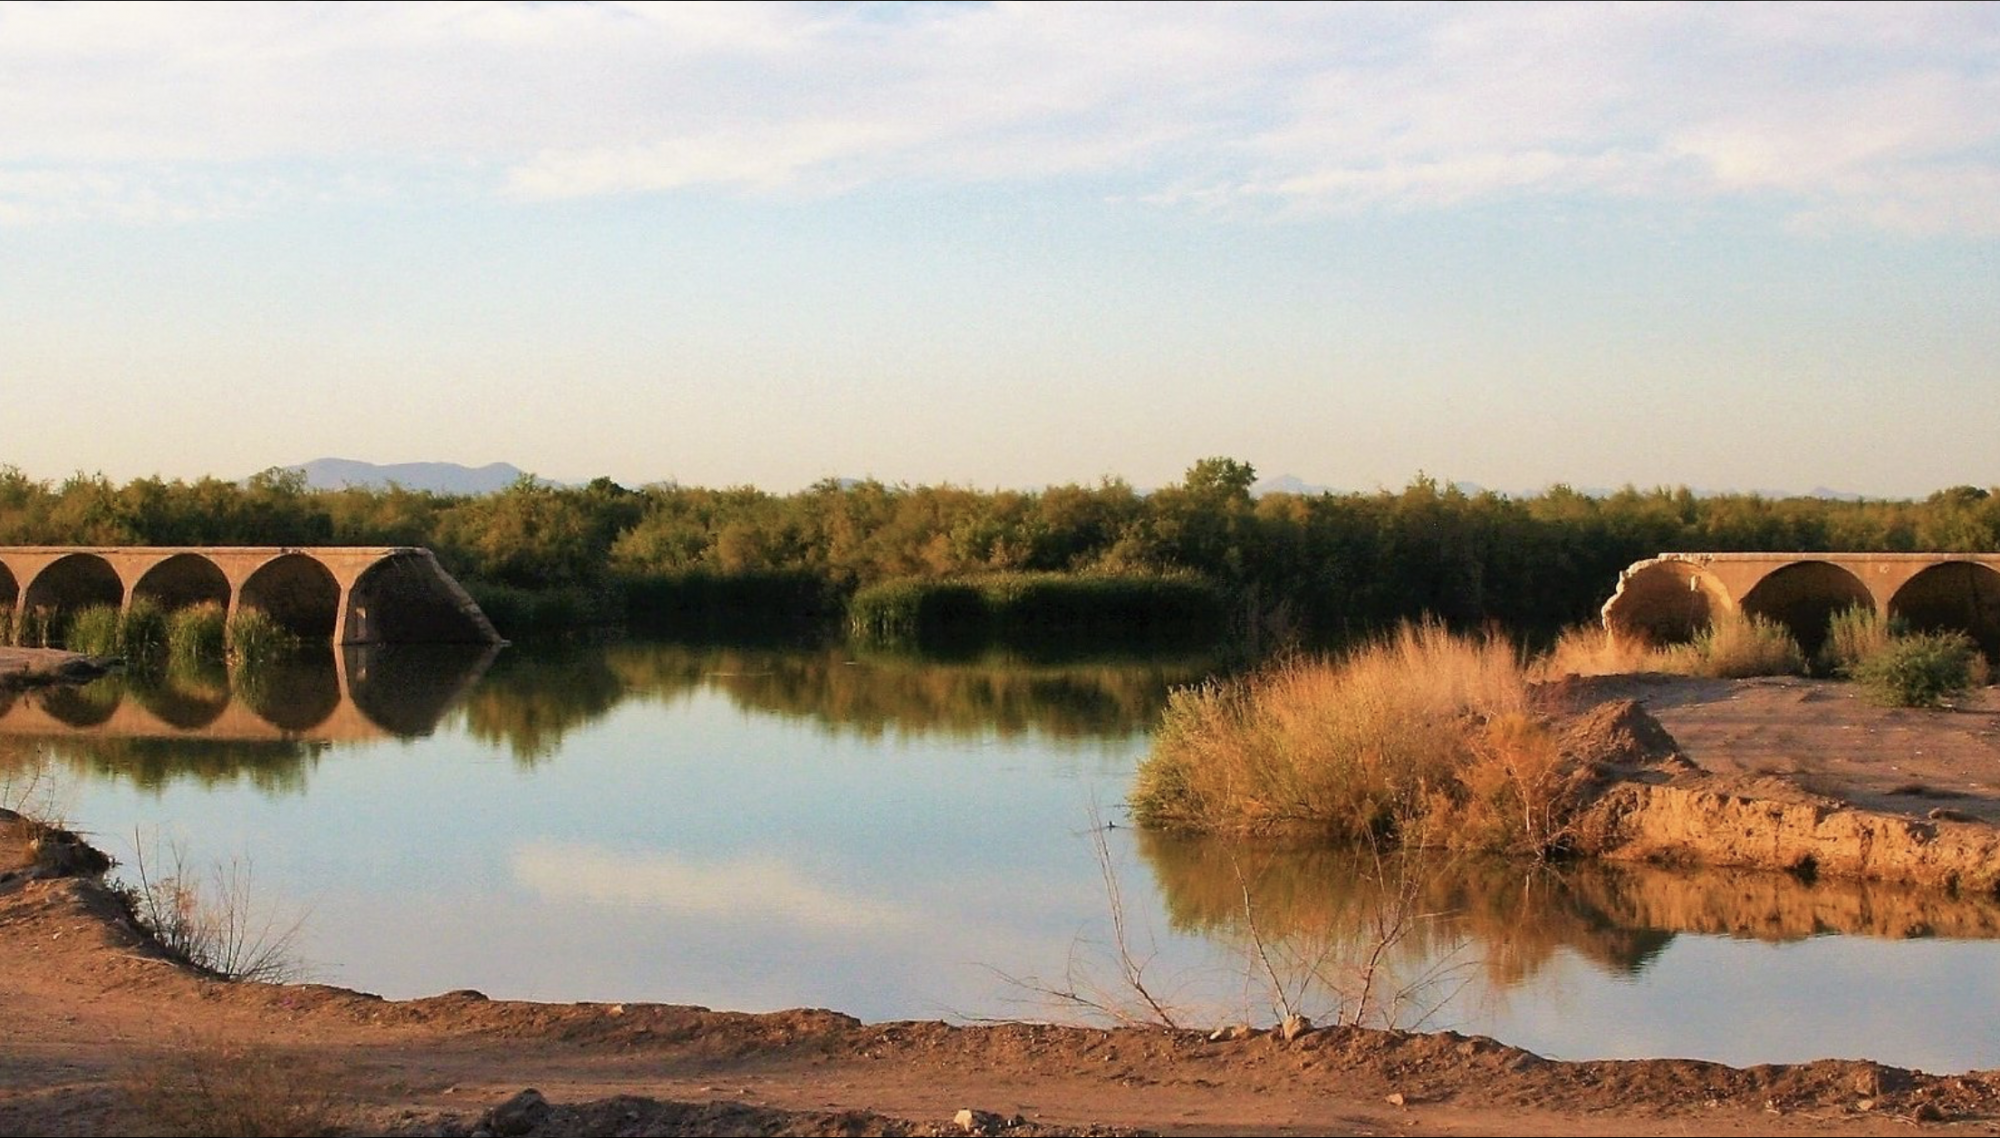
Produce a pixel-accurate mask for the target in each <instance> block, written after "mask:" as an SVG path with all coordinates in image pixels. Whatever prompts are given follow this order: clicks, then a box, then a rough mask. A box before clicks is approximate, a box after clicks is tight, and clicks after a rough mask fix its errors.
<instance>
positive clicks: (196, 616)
mask: <svg viewBox="0 0 2000 1138" xmlns="http://www.w3.org/2000/svg"><path fill="white" fill-rule="evenodd" d="M227 654H228V633H227V629H226V620H225V617H224V614H223V611H222V606H221V605H218V604H214V603H203V604H198V605H189V606H187V607H186V608H180V609H175V610H174V612H173V615H171V616H169V617H168V618H167V662H168V665H169V666H179V667H194V666H198V665H200V664H201V663H203V662H204V661H213V660H220V659H222V658H223V657H224V656H226V655H227Z"/></svg>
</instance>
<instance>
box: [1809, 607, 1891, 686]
mask: <svg viewBox="0 0 2000 1138" xmlns="http://www.w3.org/2000/svg"><path fill="white" fill-rule="evenodd" d="M1907 631H1908V630H1907V629H1906V628H1904V627H1903V626H1902V622H1900V621H1895V620H1884V619H1883V618H1882V616H1881V614H1879V613H1877V612H1876V611H1875V609H1874V608H1873V606H1869V605H1852V606H1850V607H1848V608H1844V609H1842V610H1840V611H1839V612H1837V613H1834V614H1833V617H1832V619H1831V620H1829V621H1828V622H1827V629H1826V643H1825V644H1823V645H1821V646H1820V650H1819V661H1818V663H1819V666H1820V667H1821V668H1822V669H1824V670H1825V671H1827V672H1830V673H1832V674H1834V675H1838V676H1852V675H1853V674H1854V668H1855V665H1857V664H1859V663H1860V662H1861V661H1863V660H1865V659H1867V658H1868V657H1870V656H1873V655H1875V654H1876V653H1878V652H1880V651H1882V650H1883V649H1884V648H1887V647H1888V646H1889V641H1890V640H1891V639H1892V638H1894V637H1896V636H1900V635H1902V634H1904V633H1905V632H1907Z"/></svg>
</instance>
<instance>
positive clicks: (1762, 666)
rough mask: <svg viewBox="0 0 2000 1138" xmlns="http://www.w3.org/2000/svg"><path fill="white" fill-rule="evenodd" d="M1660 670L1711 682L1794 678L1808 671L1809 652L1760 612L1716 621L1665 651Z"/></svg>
mask: <svg viewBox="0 0 2000 1138" xmlns="http://www.w3.org/2000/svg"><path fill="white" fill-rule="evenodd" d="M1658 660H1659V670H1660V671H1663V672H1678V673H1680V674H1683V675H1690V676H1706V677H1709V678H1710V679H1742V678H1744V677H1746V676H1791V675H1798V674H1800V673H1802V672H1804V671H1805V670H1806V658H1805V653H1803V652H1801V651H1800V650H1799V642H1798V641H1797V640H1794V639H1793V638H1792V634H1791V632H1790V631H1789V630H1788V629H1786V628H1785V626H1784V625H1782V624H1780V623H1778V622H1777V621H1775V620H1772V619H1770V618H1769V617H1765V616H1759V615H1757V614H1756V613H1747V614H1746V613H1730V614H1728V615H1725V616H1722V617H1719V618H1717V619H1716V620H1714V621H1712V622H1711V623H1710V624H1709V626H1708V627H1707V628H1705V629H1703V630H1702V631H1701V633H1700V635H1698V636H1696V637H1695V638H1694V640H1692V641H1691V642H1689V643H1687V644H1676V645H1674V646H1673V647H1671V648H1667V649H1664V650H1662V651H1661V653H1660V654H1659V656H1658Z"/></svg>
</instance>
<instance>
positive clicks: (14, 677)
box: [0, 645, 113, 692]
mask: <svg viewBox="0 0 2000 1138" xmlns="http://www.w3.org/2000/svg"><path fill="white" fill-rule="evenodd" d="M112 666H113V662H112V661H110V660H106V659H103V658H102V657H98V656H85V655H82V654H81V653H77V652H65V651H63V650H62V649H60V648H14V647H11V646H6V645H0V692H4V691H18V690H20V689H23V688H34V687H46V686H47V685H49V684H74V683H88V682H90V681H91V680H94V679H96V678H97V677H99V676H102V675H104V674H105V673H106V672H107V671H109V670H110V669H111V667H112Z"/></svg>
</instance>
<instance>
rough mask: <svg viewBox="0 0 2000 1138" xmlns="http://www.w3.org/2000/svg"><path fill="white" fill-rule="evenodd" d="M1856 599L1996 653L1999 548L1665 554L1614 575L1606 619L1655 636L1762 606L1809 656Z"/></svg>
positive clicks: (1676, 639) (1673, 635)
mask: <svg viewBox="0 0 2000 1138" xmlns="http://www.w3.org/2000/svg"><path fill="white" fill-rule="evenodd" d="M1856 606H1860V607H1864V608H1867V609H1869V610H1871V611H1873V612H1874V613H1875V614H1876V615H1877V616H1881V617H1885V618H1889V619H1898V618H1900V619H1901V620H1902V621H1904V622H1905V623H1907V624H1908V625H1909V626H1910V627H1911V628H1913V629H1917V630H1919V631H1926V632H1928V631H1937V630H1943V629H1953V630H1957V631H1959V632H1963V633H1965V634H1966V635H1968V636H1970V637H1971V638H1972V639H1973V640H1974V642H1976V643H1977V644H1978V645H1979V647H1980V649H1981V650H1982V651H1984V652H1985V653H1986V655H1987V657H1988V658H1991V659H2000V553H1663V554H1661V555H1660V556H1658V557H1653V558H1648V559H1647V560H1645V561H1640V562H1638V563H1636V564H1634V565H1633V566H1632V567H1631V568H1629V569H1626V570H1625V571H1624V572H1622V573H1620V574H1619V575H1618V589H1617V591H1616V592H1614V593H1612V595H1611V599H1610V600H1608V601H1606V602H1604V609H1603V619H1604V627H1605V629H1606V631H1608V632H1610V633H1611V635H1612V636H1613V637H1630V638H1635V639H1640V640H1644V641H1645V642H1647V643H1651V644H1656V645H1657V644H1676V643H1681V642H1684V641H1687V640H1690V639H1692V638H1693V637H1694V636H1696V635H1697V634H1699V633H1700V632H1701V631H1702V630H1703V629H1705V628H1707V627H1708V626H1709V625H1710V624H1711V623H1713V622H1714V621H1715V620H1716V619H1718V618H1720V617H1723V616H1726V615H1730V614H1734V613H1742V614H1746V615H1757V616H1762V617H1765V618H1767V619H1770V620H1775V621H1777V622H1778V623H1779V624H1782V625H1784V626H1785V628H1786V629H1787V630H1788V631H1790V632H1791V634H1792V636H1793V638H1794V639H1796V640H1797V641H1798V642H1799V648H1800V649H1801V650H1803V651H1804V652H1805V653H1806V654H1807V655H1808V656H1810V655H1812V654H1813V653H1815V652H1817V651H1818V650H1819V648H1820V646H1821V645H1822V644H1823V643H1825V641H1826V635H1827V625H1828V622H1830V621H1831V620H1832V618H1833V616H1834V614H1835V613H1838V612H1840V611H1842V610H1844V609H1848V608H1853V607H1856Z"/></svg>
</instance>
